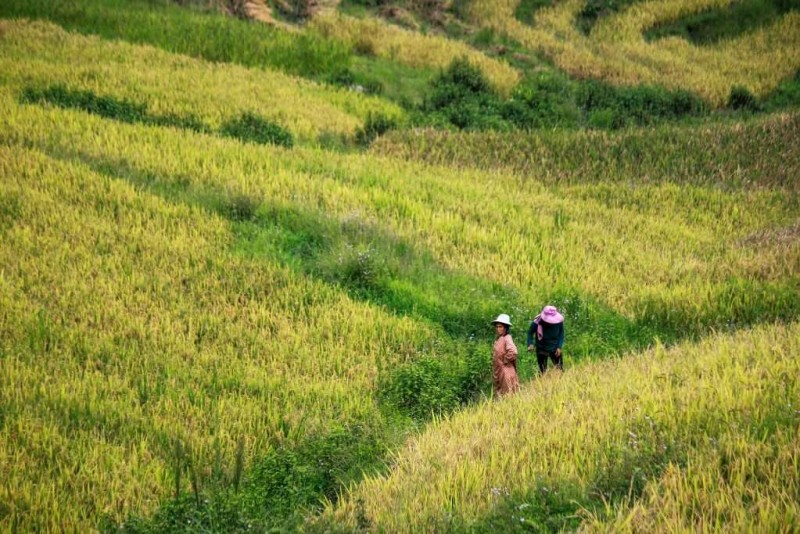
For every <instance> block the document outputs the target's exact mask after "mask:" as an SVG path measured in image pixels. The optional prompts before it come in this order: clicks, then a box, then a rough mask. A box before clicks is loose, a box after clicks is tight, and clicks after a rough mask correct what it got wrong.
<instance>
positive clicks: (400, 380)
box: [381, 356, 459, 421]
mask: <svg viewBox="0 0 800 534" xmlns="http://www.w3.org/2000/svg"><path fill="white" fill-rule="evenodd" d="M381 389H382V394H383V396H384V398H385V399H386V400H388V401H389V402H390V403H391V404H392V405H394V406H396V407H397V408H399V409H400V410H401V411H402V412H404V413H406V414H407V415H409V416H411V417H413V418H414V419H416V420H419V421H424V420H426V419H428V418H430V417H431V415H434V414H441V413H448V412H450V411H452V410H454V409H455V408H456V407H458V405H459V395H458V388H457V383H456V381H455V377H454V376H453V375H452V374H451V373H449V372H448V369H447V367H446V366H445V363H443V362H442V361H441V360H439V359H437V358H434V357H429V356H425V357H422V358H419V359H418V360H416V361H414V362H412V363H409V364H406V365H404V366H402V367H398V368H397V369H395V370H394V371H393V372H392V374H391V376H390V377H389V380H388V381H387V382H386V383H385V384H384V386H383V388H381Z"/></svg>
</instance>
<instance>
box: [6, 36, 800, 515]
mask: <svg viewBox="0 0 800 534" xmlns="http://www.w3.org/2000/svg"><path fill="white" fill-rule="evenodd" d="M0 27H2V28H3V41H2V43H1V44H0V46H2V47H3V48H2V50H3V54H2V58H3V59H2V62H3V67H4V68H3V70H2V71H1V72H2V77H0V82H1V83H2V85H0V108H2V109H3V110H4V113H3V114H2V115H0V193H1V194H0V202H1V204H0V237H2V239H0V358H2V366H0V407H2V422H1V424H0V471H2V472H3V473H10V474H9V475H8V476H5V477H3V478H2V479H0V496H2V502H4V503H10V504H9V505H8V506H5V508H3V511H4V515H2V517H0V530H5V529H12V528H19V529H20V530H37V529H46V530H80V531H84V530H88V529H91V528H92V527H93V526H95V525H97V522H98V520H99V518H100V516H101V515H103V514H104V513H109V514H111V516H112V517H113V518H114V519H117V520H119V519H122V518H124V517H125V516H126V515H127V514H128V513H131V512H135V513H145V514H146V513H147V512H148V511H150V510H152V509H153V507H154V506H155V505H156V503H157V502H159V501H160V500H162V499H164V498H165V497H166V496H168V495H169V494H170V493H171V487H172V484H173V483H174V481H173V474H172V472H171V466H170V464H171V461H172V460H171V459H172V457H173V451H174V447H175V442H176V441H181V442H183V443H184V444H185V445H186V447H187V448H188V450H189V451H190V454H191V456H192V458H193V459H194V465H196V466H202V467H201V469H202V470H207V469H210V467H209V466H211V465H213V463H214V462H213V458H214V456H215V455H216V450H217V449H219V450H220V454H221V455H222V457H223V459H224V460H223V464H224V465H227V466H230V465H231V464H232V463H233V456H234V455H235V450H236V443H237V440H238V439H240V438H244V439H245V441H246V457H247V461H248V462H249V461H251V459H252V458H254V457H256V456H258V455H259V454H262V453H264V452H266V451H267V450H269V448H270V447H271V446H272V444H274V443H275V442H276V441H277V442H280V441H283V442H287V443H289V444H292V443H296V442H297V441H298V440H301V439H302V438H303V436H304V435H305V434H308V433H313V432H314V431H315V430H316V429H320V428H324V427H326V426H328V425H331V424H334V423H337V422H338V423H347V422H349V421H361V420H365V419H370V418H378V417H380V414H379V413H378V409H377V405H376V401H375V393H376V381H377V378H378V377H379V375H380V369H381V368H383V369H390V368H393V367H396V366H397V365H400V364H402V363H404V362H407V361H410V360H413V359H414V358H416V357H417V356H418V355H419V354H421V353H422V352H423V351H426V352H427V354H428V355H432V356H433V357H436V358H439V357H445V356H446V354H442V353H441V350H439V349H437V346H440V345H438V344H437V341H439V340H441V331H440V329H439V327H438V326H437V325H435V324H431V322H429V321H424V320H420V319H419V318H418V317H416V316H414V315H413V314H408V315H406V314H404V313H398V312H395V311H393V310H392V309H387V307H383V306H376V305H374V304H370V303H369V302H367V301H366V300H365V299H355V298H352V297H351V296H349V295H348V294H347V293H346V292H345V291H344V289H343V288H339V287H337V286H335V285H331V284H328V283H325V282H324V281H322V280H320V279H318V278H315V277H312V276H306V275H304V274H303V273H302V271H299V270H298V269H296V268H294V266H293V265H291V264H290V262H284V261H283V260H281V259H280V258H278V257H276V256H273V255H270V254H268V253H264V252H259V251H258V250H255V251H254V252H253V253H250V254H240V253H239V249H240V248H246V247H247V245H248V244H247V243H244V244H243V243H241V242H240V239H241V236H239V235H237V234H236V232H235V230H236V228H235V223H233V222H231V221H230V220H228V219H226V218H224V217H221V216H219V215H217V212H216V211H215V210H213V209H211V208H210V207H209V206H207V205H205V204H204V203H203V202H202V199H203V198H206V197H213V196H214V195H221V196H224V197H226V198H240V197H245V198H248V199H251V200H252V201H253V203H255V204H256V205H260V206H262V208H263V207H265V206H266V207H277V208H286V209H288V210H294V211H298V212H309V213H312V214H316V215H318V216H323V217H328V218H331V219H333V220H342V221H344V220H349V221H364V222H365V224H367V225H374V226H376V227H378V228H379V229H380V230H381V232H382V235H387V236H391V237H393V238H397V239H400V240H402V241H403V242H406V243H409V244H410V246H411V248H412V249H413V250H414V251H415V252H416V253H418V254H420V255H423V254H426V255H430V257H431V258H432V262H433V264H434V265H435V266H437V267H439V268H442V269H445V270H450V271H451V272H452V273H453V275H454V276H455V275H459V274H465V275H468V276H470V277H472V278H473V279H476V280H481V281H488V282H497V283H498V284H505V285H508V286H510V287H512V288H514V289H516V290H517V291H518V292H519V294H520V302H523V303H525V307H524V308H522V307H519V308H516V309H513V310H497V312H498V313H499V312H501V311H511V312H512V313H513V314H514V319H515V320H516V321H517V322H518V324H521V325H524V319H525V317H526V316H527V315H528V314H529V312H530V310H531V309H535V308H536V307H538V306H540V305H541V304H543V302H542V301H543V299H545V298H548V297H549V296H550V295H552V291H553V288H554V286H555V287H558V288H561V289H566V290H570V291H573V292H576V293H578V294H580V295H582V296H585V297H586V298H587V299H595V300H598V301H600V302H602V303H603V304H604V305H607V306H608V307H609V308H610V309H612V310H613V311H614V312H615V313H618V314H619V315H621V316H624V317H626V318H629V319H631V320H634V321H635V320H645V319H647V318H648V317H655V318H656V319H657V320H658V321H662V322H663V321H667V322H669V321H675V322H677V323H678V324H680V325H683V326H685V327H686V328H687V329H689V330H691V331H692V332H697V331H699V330H700V329H703V328H705V327H706V326H707V325H709V324H713V325H716V326H723V327H724V326H725V323H726V322H733V323H736V324H738V323H740V322H758V321H761V320H765V319H774V318H775V317H776V316H780V315H781V314H785V315H789V316H791V315H796V314H797V312H798V310H797V302H796V294H797V291H796V290H797V283H798V280H797V276H798V272H799V271H800V270H799V269H798V258H800V247H799V246H798V242H797V240H792V239H786V238H785V236H786V235H788V236H790V237H791V235H792V232H793V231H794V232H796V221H797V218H798V206H797V202H796V197H793V196H792V195H791V193H789V192H787V191H784V190H780V189H776V190H768V189H762V188H759V189H755V188H753V189H750V188H742V189H736V190H722V189H719V188H716V187H702V186H696V185H695V186H689V187H683V186H679V185H676V184H671V183H657V184H650V185H637V186H635V187H634V186H631V185H630V184H633V183H638V182H639V180H638V178H639V175H638V174H637V173H636V172H634V171H633V170H631V169H632V168H633V167H632V165H628V166H626V167H625V169H628V170H624V171H621V172H625V173H630V174H628V180H627V181H626V180H623V183H625V184H626V185H625V186H620V187H616V186H613V185H606V184H602V183H600V184H592V183H588V184H587V183H576V184H572V185H569V186H557V185H552V184H543V183H539V182H537V181H536V180H535V178H536V176H535V174H534V176H533V178H534V179H531V177H526V178H524V179H523V178H520V177H518V176H516V175H514V174H512V173H504V172H485V171H477V170H463V171H462V170H458V171H456V170H453V169H448V168H445V167H440V166H432V165H427V164H423V163H410V162H405V161H402V160H400V159H395V158H391V157H378V156H375V155H371V154H350V155H344V154H332V153H330V152H326V151H323V150H319V149H316V148H309V147H299V148H295V149H292V150H285V149H281V148H271V147H259V146H252V145H247V144H242V143H239V142H236V141H233V140H229V139H220V138H216V137H212V136H207V135H203V134H196V133H192V132H189V131H181V130H175V129H172V128H162V127H155V126H148V125H144V124H135V125H131V124H124V123H121V122H117V121H113V120H107V119H101V118H99V117H97V116H93V115H89V114H86V113H83V112H79V111H75V110H64V109H58V108H51V107H47V106H39V105H23V104H21V103H20V101H19V92H20V91H21V90H22V89H23V88H24V87H25V86H27V84H28V83H29V82H35V81H36V82H41V83H52V82H70V83H72V80H73V78H71V76H72V74H71V73H72V71H73V70H74V69H80V68H81V67H80V64H79V63H76V62H70V61H67V60H66V59H64V60H63V62H61V63H56V64H55V66H53V67H52V68H51V69H49V70H48V69H45V68H44V67H43V66H42V64H43V63H42V62H37V60H36V57H35V56H34V55H33V53H32V51H31V50H32V49H33V50H37V49H39V47H40V45H41V54H42V55H44V56H45V57H47V56H46V54H47V53H48V52H47V50H46V46H44V45H43V44H41V43H45V44H47V43H51V41H49V40H48V39H49V33H50V32H51V31H52V32H55V34H56V35H59V36H61V38H63V39H64V40H65V41H66V42H70V39H72V37H71V36H70V35H68V34H65V33H63V32H61V31H60V30H58V29H57V28H54V27H52V26H45V25H31V24H29V23H24V22H17V23H7V22H6V23H2V26H0ZM26 31H27V32H29V33H25V32H26ZM30 32H32V33H30ZM40 34H41V35H40ZM15 35H16V36H17V37H16V38H14V37H13V36H15ZM10 36H11V37H10ZM20 36H28V37H30V38H31V42H29V43H27V44H25V43H22V42H21V41H20V39H21V37H20ZM79 39H85V38H82V37H81V38H79ZM80 42H83V43H85V44H86V46H87V47H91V48H93V47H101V48H103V47H106V46H119V47H121V50H128V49H129V48H128V47H127V46H126V45H119V44H115V45H108V44H107V43H103V42H102V41H97V40H93V39H87V40H85V41H80ZM51 44H54V45H57V43H51ZM103 49H104V50H105V48H103ZM111 50H112V51H113V50H114V49H113V48H112V49H111ZM130 50H134V51H142V50H146V49H144V48H130ZM118 51H119V50H118ZM76 52H77V50H76ZM88 53H89V52H86V54H88ZM153 53H155V52H153ZM160 54H161V53H160V52H158V53H157V55H156V56H155V57H162V56H160ZM148 57H149V56H148ZM166 57H167V58H169V56H166ZM95 59H96V61H97V62H98V63H99V64H101V65H103V63H102V61H103V58H102V57H96V58H95ZM175 61H190V60H186V59H185V58H178V59H175ZM152 63H153V65H154V66H153V65H150V62H146V61H144V62H142V63H141V64H140V65H139V66H140V67H141V73H138V74H131V76H122V75H121V74H120V75H119V77H118V78H114V81H113V84H114V87H115V88H114V91H113V94H116V95H119V96H131V97H134V96H136V95H138V94H139V93H138V92H137V91H139V90H141V87H145V88H146V87H148V86H147V85H146V84H144V82H143V81H142V80H143V79H151V78H152V79H155V78H158V77H159V76H161V75H163V73H164V71H163V67H162V65H161V64H160V63H158V62H152ZM45 64H46V63H45ZM26 65H29V66H28V67H26ZM6 67H7V68H6ZM151 67H152V68H153V71H154V72H151V71H150V68H151ZM104 68H106V67H104ZM119 68H120V72H122V67H119ZM217 68H220V69H223V70H224V68H223V67H217V66H206V67H204V69H208V70H211V71H214V70H215V69H217ZM225 68H227V67H225ZM27 69H30V73H31V74H28V70H27ZM201 70H202V69H201ZM42 72H44V74H42ZM226 72H227V71H226ZM259 72H260V71H259ZM157 74H158V75H157ZM245 74H249V75H250V76H256V74H253V73H250V72H249V71H245ZM198 75H199V76H203V75H204V74H203V73H202V72H199V73H198ZM259 76H260V74H259ZM37 77H38V78H37ZM42 77H43V78H42ZM245 79H249V78H247V77H245ZM75 82H76V83H78V85H79V86H80V83H79V82H80V80H77V79H76V80H75ZM87 83H88V82H87ZM91 83H93V84H95V85H88V86H87V85H83V86H81V87H88V88H92V89H94V90H96V91H98V92H100V88H101V85H100V83H101V81H100V80H97V81H94V82H91ZM153 83H155V82H153ZM235 83H236V82H235V79H234V81H232V82H231V83H230V85H232V86H233V85H235ZM158 87H160V88H162V89H160V91H161V92H160V93H159V95H161V97H160V102H161V103H159V104H156V102H151V105H152V106H153V107H154V108H155V109H156V110H157V111H186V112H191V113H195V114H197V115H200V116H203V117H205V118H206V119H207V120H209V121H211V118H210V116H209V115H204V114H206V113H213V112H209V111H208V110H206V109H203V108H202V106H204V105H206V104H208V106H212V105H213V99H211V98H210V97H203V98H207V99H206V100H199V101H198V102H196V103H195V104H190V103H185V104H183V105H184V106H185V107H184V108H176V107H174V106H177V104H174V102H181V99H182V98H189V97H187V96H186V94H185V93H186V92H188V91H191V90H192V89H193V88H192V87H191V86H186V85H180V84H176V85H175V86H174V87H173V86H171V85H169V83H167V82H166V81H164V82H163V85H159V86H158ZM196 89H197V91H198V92H200V93H201V94H202V87H200V86H198V87H197V88H196ZM193 98H195V97H193ZM197 98H201V97H197ZM194 105H197V106H201V107H197V108H196V107H193V106H194ZM157 106H158V107H157ZM303 106H304V102H302V101H296V102H293V103H292V104H291V106H287V109H289V110H298V109H299V108H302V107H303ZM676 135H677V134H676ZM681 135H685V136H686V137H685V140H686V143H687V146H694V147H695V148H693V150H698V151H702V150H704V147H703V146H702V145H701V144H700V145H692V143H693V141H695V140H696V136H697V132H696V131H694V130H692V129H687V130H686V131H685V132H683V133H682V134H681ZM744 149H745V150H747V147H745V148H744ZM750 149H751V150H753V157H754V158H757V157H758V155H759V154H760V150H761V148H760V147H759V146H754V147H750ZM631 158H635V154H634V155H632V156H631ZM667 163H668V162H662V163H660V165H666V164H667ZM726 172H727V171H726ZM608 177H609V178H612V176H611V175H610V174H609V176H608ZM613 178H615V179H616V178H617V177H613ZM722 179H725V177H724V176H723V177H722ZM616 181H619V180H616ZM169 191H183V192H186V194H187V195H196V196H197V198H198V199H199V200H198V201H197V202H188V201H181V200H176V199H173V198H172V197H170V195H169V194H167V193H168V192H169ZM165 192H166V193H165ZM184 200H185V199H184ZM544 281H546V283H545V282H544ZM393 283H394V284H395V285H396V286H400V285H402V284H403V283H404V281H403V280H397V281H394V282H393ZM448 289H449V290H452V288H447V287H445V288H442V290H448ZM752 310H757V311H758V314H757V315H754V314H752V313H751V312H752ZM565 311H566V312H567V313H573V314H575V313H581V310H580V309H572V308H570V305H569V303H567V304H566V308H565ZM517 339H518V341H519V338H517ZM568 339H569V338H568ZM487 350H488V348H487ZM567 350H568V351H569V345H568V349H567ZM568 354H569V353H568ZM201 475H202V474H201ZM184 482H185V484H186V485H187V486H188V483H189V482H188V481H186V480H184ZM6 510H10V512H6Z"/></svg>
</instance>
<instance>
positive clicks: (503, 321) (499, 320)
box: [491, 313, 511, 326]
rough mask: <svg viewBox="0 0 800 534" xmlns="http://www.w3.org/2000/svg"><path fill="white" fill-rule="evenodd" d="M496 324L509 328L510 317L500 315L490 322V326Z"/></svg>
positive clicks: (504, 314) (505, 314) (503, 314)
mask: <svg viewBox="0 0 800 534" xmlns="http://www.w3.org/2000/svg"><path fill="white" fill-rule="evenodd" d="M497 323H500V324H504V325H507V326H511V317H509V316H508V314H507V313H501V314H500V315H498V316H497V319H495V320H494V321H492V323H491V324H497Z"/></svg>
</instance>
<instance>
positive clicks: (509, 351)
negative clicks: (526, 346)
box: [506, 336, 517, 363]
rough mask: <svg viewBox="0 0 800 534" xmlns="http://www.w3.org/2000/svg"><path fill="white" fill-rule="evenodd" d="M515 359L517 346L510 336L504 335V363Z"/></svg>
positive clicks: (512, 361)
mask: <svg viewBox="0 0 800 534" xmlns="http://www.w3.org/2000/svg"><path fill="white" fill-rule="evenodd" d="M515 361H517V346H516V345H514V341H513V340H512V339H511V336H506V363H514V362H515Z"/></svg>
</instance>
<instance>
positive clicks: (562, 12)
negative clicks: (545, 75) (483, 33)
mask: <svg viewBox="0 0 800 534" xmlns="http://www.w3.org/2000/svg"><path fill="white" fill-rule="evenodd" d="M518 3H519V1H518V0H501V1H497V2H496V1H493V0H477V1H475V2H473V3H471V4H470V8H469V10H470V13H471V19H472V21H473V22H474V23H475V24H477V25H481V26H485V27H491V28H494V29H495V30H497V31H500V32H506V33H508V35H509V36H511V37H512V38H514V39H517V40H518V41H520V42H521V43H523V44H524V45H525V46H528V47H530V48H531V49H533V50H538V51H540V52H541V53H543V54H545V55H547V56H549V57H551V58H552V60H553V61H554V63H555V64H556V65H557V66H558V67H560V68H561V69H563V70H564V71H566V72H568V73H570V74H572V75H573V76H576V77H578V78H594V79H602V80H606V81H608V82H611V83H614V84H618V85H636V84H657V85H663V86H665V87H669V88H674V89H689V90H691V91H694V92H696V93H697V94H699V95H701V96H703V97H704V98H706V99H707V100H708V101H709V102H711V103H713V104H714V105H717V106H721V105H723V104H725V102H726V101H727V98H728V96H729V94H730V91H731V88H732V87H733V86H742V87H746V88H748V89H749V90H750V91H751V92H752V93H753V94H755V95H759V96H761V95H765V94H767V93H769V92H770V91H771V90H773V89H775V87H777V86H778V84H779V83H780V82H781V80H783V79H784V78H786V77H788V76H792V75H794V73H795V72H796V71H797V70H798V69H800V13H797V12H792V11H790V12H789V13H787V14H786V15H784V16H783V17H781V18H779V19H778V20H777V21H776V22H775V23H773V24H771V25H769V26H766V27H764V28H759V29H758V30H756V31H753V32H750V33H746V34H744V35H742V36H739V37H737V38H734V39H730V40H726V41H722V42H719V43H716V44H713V45H710V46H695V45H693V44H691V43H689V42H687V41H686V40H684V39H680V38H674V37H673V38H665V39H659V40H657V41H652V42H647V41H646V40H645V38H644V32H645V31H647V30H648V29H650V28H651V27H653V26H655V25H656V24H658V23H660V22H665V21H670V20H673V19H677V18H680V17H683V16H686V15H688V14H692V13H697V12H700V11H702V10H705V9H709V8H713V7H719V6H724V5H727V4H729V3H730V0H680V1H675V0H655V1H647V2H636V3H634V4H633V5H632V6H630V7H629V8H627V9H625V10H623V11H621V12H619V13H615V14H612V15H609V16H608V17H604V18H602V19H600V20H599V21H598V22H597V24H596V25H595V26H594V28H593V29H592V31H591V33H590V34H589V35H588V36H587V35H584V34H583V33H582V32H581V31H580V30H579V28H578V26H577V25H576V24H575V20H576V17H577V15H578V13H579V12H580V11H581V9H582V8H583V6H584V4H585V2H584V1H583V0H567V1H564V2H557V3H555V4H554V5H553V6H552V7H545V8H542V9H540V10H538V11H537V12H536V13H535V14H534V21H533V24H532V25H527V24H524V23H522V22H520V21H519V20H517V19H516V18H514V11H515V9H516V7H517V4H518Z"/></svg>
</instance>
